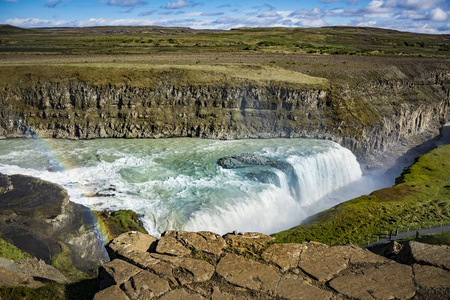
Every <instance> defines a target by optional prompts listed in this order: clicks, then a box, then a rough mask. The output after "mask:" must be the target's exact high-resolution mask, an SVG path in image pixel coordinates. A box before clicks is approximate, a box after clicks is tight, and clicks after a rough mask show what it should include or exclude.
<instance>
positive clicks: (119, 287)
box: [94, 231, 450, 300]
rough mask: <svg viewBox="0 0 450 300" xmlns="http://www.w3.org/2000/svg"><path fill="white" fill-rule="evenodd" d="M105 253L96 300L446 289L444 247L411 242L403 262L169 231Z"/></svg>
mask: <svg viewBox="0 0 450 300" xmlns="http://www.w3.org/2000/svg"><path fill="white" fill-rule="evenodd" d="M107 249H108V252H109V254H110V257H111V261H110V262H109V263H107V264H105V265H104V266H102V267H101V268H100V272H99V278H100V288H101V290H100V291H99V292H98V293H97V294H96V295H95V298H94V299H95V300H101V299H108V300H110V299H425V298H426V297H427V296H428V295H435V296H437V297H439V295H444V296H445V295H448V292H449V291H450V272H449V270H450V265H449V264H450V248H449V247H447V246H431V245H425V244H420V243H416V242H410V243H409V244H408V246H405V247H403V249H402V251H403V254H402V255H399V256H401V257H402V259H403V263H398V262H396V261H394V260H391V259H388V258H385V257H382V256H378V255H375V254H373V253H371V252H369V251H367V250H363V249H361V248H360V247H358V246H355V245H351V244H348V245H340V246H333V247H330V246H327V245H324V244H321V243H316V242H308V243H302V244H274V243H273V238H272V237H270V236H267V235H264V234H260V233H243V234H240V233H238V234H226V235H224V236H223V237H222V236H220V235H217V234H215V233H212V232H197V233H195V232H185V231H168V232H166V233H165V234H164V235H163V236H162V237H161V238H160V239H159V240H158V239H156V238H154V237H152V236H149V235H146V234H142V233H139V232H128V233H124V234H122V235H120V236H119V237H117V238H116V239H114V240H113V241H111V242H110V243H109V245H108V246H107ZM425 253H426V255H424V254H425ZM430 299H431V298H430ZM434 299H436V298H434Z"/></svg>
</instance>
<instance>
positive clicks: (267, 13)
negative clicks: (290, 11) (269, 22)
mask: <svg viewBox="0 0 450 300" xmlns="http://www.w3.org/2000/svg"><path fill="white" fill-rule="evenodd" d="M258 17H259V18H279V17H280V15H279V14H278V13H277V12H275V11H265V12H263V13H261V14H260V15H259V16H258Z"/></svg>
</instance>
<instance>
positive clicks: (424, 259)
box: [398, 241, 450, 270]
mask: <svg viewBox="0 0 450 300" xmlns="http://www.w3.org/2000/svg"><path fill="white" fill-rule="evenodd" d="M449 253H450V246H442V245H429V244H424V243H419V242H416V241H409V242H407V243H406V244H405V245H404V246H403V248H402V250H401V251H400V253H399V254H398V261H399V262H401V263H406V264H414V263H419V264H425V265H432V266H436V267H439V268H445V269H447V270H450V255H449Z"/></svg>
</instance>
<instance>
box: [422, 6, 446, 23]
mask: <svg viewBox="0 0 450 300" xmlns="http://www.w3.org/2000/svg"><path fill="white" fill-rule="evenodd" d="M447 17H448V14H447V13H446V12H445V11H443V10H442V9H441V8H439V7H437V8H435V9H433V10H431V11H430V13H429V14H428V15H427V19H428V20H430V21H435V22H441V21H445V20H447Z"/></svg>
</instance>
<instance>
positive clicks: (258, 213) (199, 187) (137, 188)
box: [0, 138, 393, 236]
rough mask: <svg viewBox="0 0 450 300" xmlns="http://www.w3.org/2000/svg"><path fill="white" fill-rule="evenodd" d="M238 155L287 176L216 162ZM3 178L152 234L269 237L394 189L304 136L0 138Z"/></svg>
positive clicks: (337, 150)
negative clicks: (61, 195)
mask: <svg viewBox="0 0 450 300" xmlns="http://www.w3.org/2000/svg"><path fill="white" fill-rule="evenodd" d="M241 153H255V154H258V155H260V156H263V157H267V158H270V159H272V160H277V161H280V162H283V163H287V164H289V165H291V166H292V167H293V170H294V173H293V174H290V175H288V174H286V173H285V172H283V171H282V170H280V169H277V168H274V167H273V166H247V167H244V168H237V169H224V168H222V167H221V166H219V165H218V164H217V161H218V159H219V158H221V157H225V156H229V155H237V154H241ZM0 172H1V173H5V174H24V175H30V176H35V177H39V178H42V179H44V180H48V181H52V182H55V183H58V184H60V185H62V186H63V187H64V188H66V189H67V191H68V193H69V195H70V199H71V200H72V201H74V202H77V203H80V204H83V205H86V206H88V207H90V208H92V209H95V210H118V209H132V210H134V211H136V212H137V213H138V214H139V215H140V217H141V219H142V221H143V222H144V226H145V228H146V229H147V230H148V231H149V233H150V234H152V235H154V236H159V235H160V234H161V233H162V232H164V231H165V230H169V229H175V230H191V231H200V230H209V231H214V232H217V233H220V234H224V233H226V232H230V231H233V230H237V231H258V232H263V233H267V234H270V233H274V232H278V231H281V230H284V229H287V228H290V227H292V226H295V225H298V224H299V223H300V221H301V220H303V219H305V218H306V217H308V216H310V215H312V214H314V213H317V212H319V211H321V210H324V209H327V208H329V207H331V206H333V205H336V204H337V203H340V202H342V201H345V200H348V199H351V198H353V197H356V196H359V195H361V194H367V193H370V192H372V191H373V190H375V189H379V188H382V187H385V186H389V185H392V184H393V179H392V178H389V177H388V176H385V175H384V174H383V173H382V172H371V173H367V174H363V172H362V170H361V167H360V165H359V163H358V162H357V159H356V157H355V156H354V155H353V154H352V153H351V152H350V151H349V150H348V149H346V148H343V147H341V146H340V145H338V144H336V143H334V142H331V141H324V140H308V139H266V140H264V139H259V140H232V141H221V140H205V139H195V138H176V139H96V140H78V141H76V140H60V139H8V140H0ZM293 180H294V181H295V182H293ZM294 186H295V188H294Z"/></svg>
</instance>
